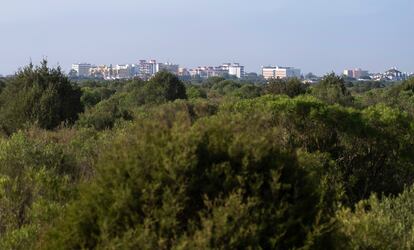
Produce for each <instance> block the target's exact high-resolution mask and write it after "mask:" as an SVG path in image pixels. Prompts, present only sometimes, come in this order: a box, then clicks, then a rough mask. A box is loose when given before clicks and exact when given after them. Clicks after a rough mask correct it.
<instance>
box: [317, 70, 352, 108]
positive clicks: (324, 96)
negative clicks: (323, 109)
mask: <svg viewBox="0 0 414 250" xmlns="http://www.w3.org/2000/svg"><path fill="white" fill-rule="evenodd" d="M311 93H312V95H314V96H315V97H317V98H319V99H321V100H323V101H324V102H326V103H328V104H335V103H337V104H341V105H344V106H350V105H352V104H353V97H352V95H351V93H350V92H349V91H348V90H347V89H346V87H345V81H344V79H342V78H341V77H340V76H336V75H335V74H334V73H332V74H329V75H326V76H325V77H324V78H323V79H322V80H321V81H320V82H319V83H318V84H317V85H316V86H314V87H313V88H312V89H311Z"/></svg>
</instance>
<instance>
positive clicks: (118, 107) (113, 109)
mask: <svg viewBox="0 0 414 250" xmlns="http://www.w3.org/2000/svg"><path fill="white" fill-rule="evenodd" d="M124 99H125V95H117V96H113V97H112V98H110V99H108V100H105V101H102V102H100V103H98V104H97V105H96V106H95V107H93V108H91V109H88V110H87V111H86V112H85V113H84V114H82V115H81V116H80V117H79V121H78V122H77V125H78V126H79V127H89V128H94V129H97V130H104V129H111V128H113V127H114V125H115V124H116V123H117V122H118V121H122V120H124V121H129V120H132V119H133V117H132V112H131V111H129V110H128V109H126V108H123V105H122V104H121V103H122V102H124Z"/></svg>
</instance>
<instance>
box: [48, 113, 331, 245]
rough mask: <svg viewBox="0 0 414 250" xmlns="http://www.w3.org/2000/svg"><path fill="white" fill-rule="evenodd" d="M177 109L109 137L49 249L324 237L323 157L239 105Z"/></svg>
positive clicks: (326, 191)
mask: <svg viewBox="0 0 414 250" xmlns="http://www.w3.org/2000/svg"><path fill="white" fill-rule="evenodd" d="M175 110H176V111H175V112H173V113H171V110H169V109H167V110H165V111H162V112H160V113H159V114H158V115H155V116H153V117H152V119H144V120H141V121H140V122H138V123H136V125H135V126H134V127H132V128H130V129H127V131H125V132H123V133H121V134H120V136H119V137H118V138H116V139H115V140H114V141H113V144H112V145H111V148H110V149H108V151H107V152H106V153H105V154H104V155H103V156H102V158H101V159H100V161H99V164H98V166H99V167H98V170H99V174H98V175H97V177H96V179H95V181H94V182H93V183H91V184H89V185H87V186H85V187H84V188H83V189H82V190H81V192H82V193H83V195H82V197H81V198H80V199H79V200H78V201H76V202H74V203H73V204H72V205H71V206H70V208H69V210H68V212H67V213H66V215H65V216H64V217H63V218H62V220H60V222H59V223H58V225H57V226H56V229H55V230H53V231H52V232H51V233H50V235H49V237H48V238H46V245H47V247H46V249H81V248H88V249H91V248H119V247H120V248H123V249H171V248H184V249H209V248H221V249H243V248H249V247H250V248H257V247H262V248H264V249H289V248H293V247H301V246H305V245H308V246H312V244H316V242H318V240H322V238H321V237H320V235H319V234H318V233H317V232H320V231H319V230H323V228H325V227H329V225H330V220H329V216H328V215H329V214H332V211H334V210H333V208H334V207H335V205H334V203H332V199H331V198H332V197H335V190H332V189H331V185H329V183H330V182H329V178H327V177H326V176H325V177H324V174H323V171H322V169H323V168H324V166H325V164H327V162H326V160H324V158H320V157H319V156H318V155H317V154H307V153H297V152H296V151H293V150H290V149H289V148H284V146H283V143H282V144H281V143H280V140H278V139H279V138H281V136H282V134H281V131H279V130H277V129H268V130H264V129H263V128H264V124H263V123H261V122H257V123H250V122H248V121H246V120H245V119H244V118H243V117H242V116H239V115H237V114H235V115H230V116H228V115H225V116H223V115H218V116H213V117H211V118H206V119H201V120H197V121H196V122H195V123H194V124H193V123H192V120H193V119H192V118H191V117H192V116H191V115H190V113H189V112H181V111H178V110H177V109H175ZM155 118H157V119H155ZM255 118H256V119H257V120H258V121H260V120H261V119H263V118H265V117H262V116H261V115H257V116H256V117H255ZM125 135H127V136H125ZM312 176H319V177H320V178H322V179H324V180H326V181H327V182H325V181H313V179H312ZM333 200H335V199H333ZM309 244H310V245H309Z"/></svg>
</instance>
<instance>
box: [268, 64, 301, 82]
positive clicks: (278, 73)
mask: <svg viewBox="0 0 414 250" xmlns="http://www.w3.org/2000/svg"><path fill="white" fill-rule="evenodd" d="M262 75H263V78H264V79H266V80H270V79H286V78H300V77H301V71H300V69H296V68H293V67H279V66H276V67H274V66H266V67H262Z"/></svg>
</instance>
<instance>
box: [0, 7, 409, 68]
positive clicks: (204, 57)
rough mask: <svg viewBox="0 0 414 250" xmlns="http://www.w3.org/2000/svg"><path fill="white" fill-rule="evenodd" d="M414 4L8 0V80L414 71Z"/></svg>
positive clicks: (1, 21)
mask: <svg viewBox="0 0 414 250" xmlns="http://www.w3.org/2000/svg"><path fill="white" fill-rule="evenodd" d="M413 25H414V1H413V0H343V1H339V0H255V1H250V0H249V1H248V0H203V1H201V0H147V1H142V0H111V1H107V0H13V1H7V0H3V1H2V3H1V5H0V34H1V36H0V45H1V46H0V74H8V73H11V72H14V71H15V70H16V69H17V68H18V67H21V66H24V65H26V64H27V63H28V62H29V61H30V59H32V60H33V62H38V61H39V60H40V59H41V58H42V57H44V56H47V57H48V59H49V61H50V63H51V64H52V65H57V64H58V63H59V64H60V65H61V66H62V68H63V69H64V70H65V71H68V69H69V67H70V64H71V63H73V62H90V63H94V64H99V63H103V64H110V63H113V64H117V63H119V64H121V63H134V62H137V61H138V59H151V58H154V59H158V60H159V61H172V62H177V63H180V65H182V66H186V67H194V66H199V65H219V64H221V63H222V62H227V61H229V62H230V61H234V62H240V63H242V64H244V65H246V70H247V71H259V69H260V66H261V65H267V64H275V65H286V66H296V67H300V68H301V69H302V71H303V72H305V73H306V72H310V71H311V72H315V73H318V74H322V73H326V72H328V71H332V70H334V71H337V72H339V71H342V69H343V68H351V67H362V68H365V69H368V70H371V71H383V70H384V69H386V68H388V67H392V66H397V67H399V68H400V69H401V70H403V71H410V72H411V71H414V49H413V46H414V32H413Z"/></svg>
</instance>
